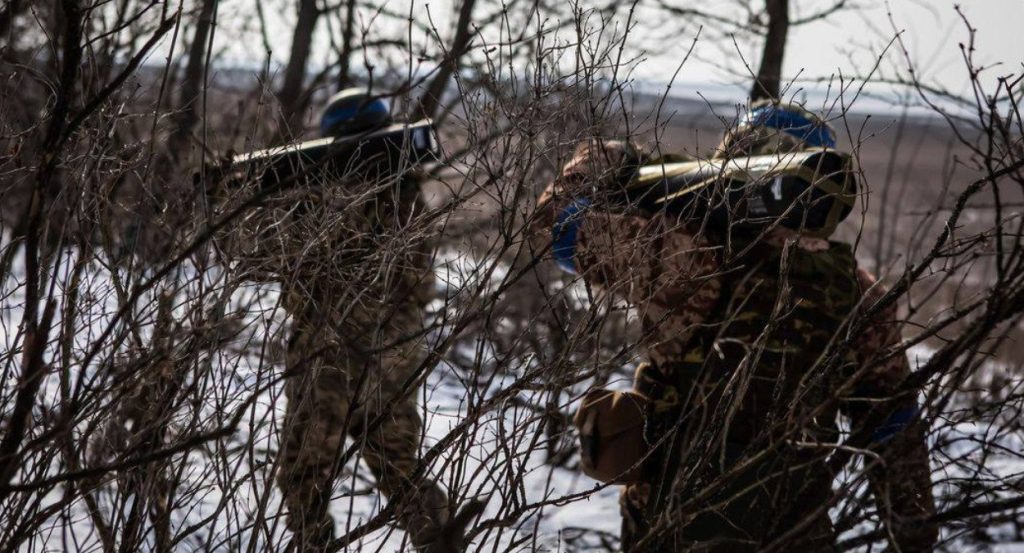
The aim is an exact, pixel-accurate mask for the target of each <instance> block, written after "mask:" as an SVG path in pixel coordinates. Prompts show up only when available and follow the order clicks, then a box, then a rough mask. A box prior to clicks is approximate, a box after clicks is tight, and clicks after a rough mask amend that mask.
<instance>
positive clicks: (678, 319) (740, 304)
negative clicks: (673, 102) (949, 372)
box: [534, 102, 937, 552]
mask: <svg viewBox="0 0 1024 553" xmlns="http://www.w3.org/2000/svg"><path fill="white" fill-rule="evenodd" d="M835 144H836V140H835V135H834V133H833V131H832V129H831V128H830V127H829V126H828V125H827V124H826V123H825V122H824V121H822V120H821V119H820V118H818V117H816V116H815V115H813V114H811V113H809V112H807V111H806V110H804V109H802V108H800V107H798V106H794V105H787V104H780V103H772V102H768V103H762V104H759V105H755V106H754V107H753V108H752V109H751V110H750V111H749V112H748V113H747V114H746V116H745V117H744V118H743V120H742V121H741V124H740V125H739V126H737V127H736V128H734V129H731V130H730V131H729V132H728V133H727V134H726V137H725V139H724V140H723V142H722V143H721V145H720V146H719V148H718V151H717V153H716V155H715V156H714V157H713V159H711V160H703V161H693V162H690V163H663V161H664V160H650V159H647V158H645V156H643V155H642V154H641V153H640V152H639V150H638V148H636V147H635V146H633V145H631V144H629V143H626V142H619V141H601V140H592V141H590V142H587V143H584V144H582V145H580V147H578V148H577V150H576V154H575V156H574V158H573V159H572V160H571V161H570V162H569V163H568V164H567V165H566V166H565V168H564V169H563V171H562V173H561V175H560V176H559V177H558V178H557V179H556V180H555V182H554V183H553V184H552V185H551V186H549V187H548V189H547V190H546V191H545V193H544V194H543V195H542V197H541V199H540V200H539V207H538V217H537V219H536V224H535V227H534V228H535V232H534V235H535V237H536V242H537V245H538V247H543V248H550V249H549V250H548V251H550V252H551V255H552V256H553V257H554V258H555V260H556V261H557V262H558V263H559V264H560V265H561V266H562V267H563V268H565V269H566V270H568V271H570V272H572V273H575V274H578V275H579V277H580V278H582V279H584V280H585V281H586V282H587V283H589V284H592V285H594V286H596V287H598V288H600V289H603V290H605V291H607V292H609V293H612V294H615V295H617V296H618V297H620V298H623V299H626V300H627V301H629V302H630V303H631V304H632V305H633V306H634V307H635V308H636V310H637V312H638V313H639V315H640V318H641V321H642V324H643V328H644V331H645V332H644V335H645V336H647V337H649V339H648V340H647V342H646V344H645V346H646V348H645V349H646V354H647V362H646V363H643V364H641V366H640V367H639V368H638V369H637V371H636V375H635V381H634V389H633V391H632V392H608V391H604V390H592V391H591V392H589V393H588V394H587V395H586V396H585V397H584V399H583V403H582V406H581V408H580V411H579V412H578V413H577V415H576V424H577V426H578V428H579V430H580V436H581V446H582V449H581V454H582V459H583V466H584V470H585V471H586V472H588V473H589V474H590V475H592V476H594V477H595V478H598V479H600V480H602V481H605V482H616V483H620V484H624V485H625V487H624V489H623V492H622V496H621V507H622V516H623V527H622V542H623V548H624V550H626V551H659V552H660V551H715V552H744V551H751V552H753V551H761V550H765V549H771V550H773V551H808V552H812V551H813V552H817V551H832V550H834V549H835V545H836V543H835V531H834V529H833V527H832V522H831V520H830V518H829V507H830V506H831V505H832V504H833V501H832V499H833V497H832V490H831V483H832V481H833V479H834V477H835V476H836V474H837V472H838V471H839V469H840V468H841V465H842V462H843V461H845V460H847V459H848V457H846V456H843V455H842V454H841V452H838V451H837V449H838V445H837V444H838V443H839V438H840V433H839V430H838V428H837V425H836V422H835V421H836V415H837V414H838V413H842V414H843V415H845V416H846V417H848V418H849V419H850V421H851V429H852V431H851V433H850V436H849V438H848V439H847V440H846V443H845V444H844V445H845V446H846V447H845V448H843V449H844V450H856V451H861V452H865V453H867V454H868V455H867V456H866V457H865V460H864V463H865V468H866V473H867V477H868V480H869V483H870V489H871V491H872V492H873V495H874V497H875V503H876V505H877V509H878V514H879V518H880V519H881V520H882V522H883V523H884V524H885V525H886V527H887V529H888V530H889V533H888V535H889V539H890V540H891V542H892V543H893V544H894V545H895V546H896V547H897V548H898V550H900V551H930V550H931V549H932V548H933V546H934V543H935V540H936V534H937V531H936V527H935V525H934V523H932V522H930V518H929V517H930V516H931V515H933V514H934V503H933V498H932V494H931V489H930V486H931V482H930V471H929V465H928V451H927V448H926V443H925V439H924V433H925V426H924V424H923V422H922V421H921V419H920V417H919V410H918V407H917V389H916V387H909V386H908V385H907V382H908V380H907V377H908V375H910V367H909V364H908V361H907V358H906V355H905V354H904V353H902V352H894V351H893V350H894V349H896V348H898V346H899V342H900V332H899V327H898V325H897V322H896V312H895V306H893V305H889V306H888V307H886V308H884V309H879V310H876V311H877V312H874V313H873V314H872V316H871V318H870V319H868V320H864V317H859V314H861V313H864V312H865V311H867V310H869V309H870V308H871V306H873V305H874V304H875V303H876V302H877V301H878V300H879V298H880V297H881V296H882V295H883V289H882V287H881V286H880V285H878V284H877V283H876V282H875V279H874V277H873V276H871V275H870V274H868V273H867V272H866V271H864V270H863V269H859V268H858V267H857V262H856V259H855V258H854V255H853V250H852V248H851V247H850V246H849V245H848V244H846V243H843V242H839V241H836V240H829V239H828V238H829V237H830V236H831V234H832V232H833V231H834V230H835V227H836V225H837V224H838V223H839V221H841V220H842V218H843V217H845V215H846V214H847V213H849V211H850V208H852V206H853V198H854V192H855V188H854V186H855V182H854V180H853V174H852V171H851V170H850V166H849V163H848V158H847V157H846V156H841V155H839V154H837V153H836V152H835V151H834V148H835ZM766 160H768V161H770V162H766ZM659 162H660V163H659ZM865 323H866V324H865Z"/></svg>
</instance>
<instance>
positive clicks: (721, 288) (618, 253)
mask: <svg viewBox="0 0 1024 553" xmlns="http://www.w3.org/2000/svg"><path fill="white" fill-rule="evenodd" d="M593 150H594V147H593V145H592V144H591V145H588V146H585V147H582V148H580V149H578V151H577V155H576V157H575V158H574V159H573V160H572V161H570V163H569V164H567V165H566V167H565V169H564V170H563V173H562V175H561V176H560V178H559V179H557V180H556V182H555V183H554V185H553V186H551V187H549V189H548V191H546V192H545V195H544V196H542V198H541V201H540V205H539V206H538V213H537V217H536V219H535V221H534V225H533V229H534V232H533V236H534V237H535V238H536V239H535V240H534V244H535V245H536V246H537V247H541V248H545V249H546V251H553V252H554V257H555V258H556V259H557V260H558V261H559V263H560V264H562V265H563V267H566V268H567V269H568V268H571V269H572V270H573V271H574V272H576V273H577V274H578V275H579V276H580V277H581V278H582V279H584V280H585V281H586V282H587V283H588V284H591V285H594V286H595V287H597V288H599V289H601V290H603V291H605V292H607V293H611V294H614V295H615V296H617V297H619V298H622V299H624V300H626V301H628V302H629V303H630V304H631V306H632V307H634V308H635V309H636V310H637V311H638V313H639V314H640V318H641V321H642V324H643V327H644V331H645V332H644V335H645V336H646V337H647V340H646V342H645V343H644V346H645V349H646V354H647V356H648V357H649V359H650V360H651V362H652V365H653V366H654V367H656V368H657V367H661V368H662V369H661V370H660V374H658V373H655V374H656V375H657V376H656V377H655V380H657V379H658V378H661V379H665V378H667V379H669V380H671V381H672V382H673V383H677V382H678V381H679V375H677V374H667V373H673V372H678V371H684V372H685V371H686V370H688V369H687V364H688V362H692V361H694V359H693V356H694V355H697V356H699V357H700V356H720V357H722V358H723V359H726V362H725V364H729V363H732V365H733V366H731V367H728V368H729V369H735V368H736V367H735V365H736V364H737V362H738V360H740V359H746V362H749V363H752V364H754V365H759V366H760V367H764V366H773V369H774V370H775V371H776V372H778V373H780V374H781V373H783V372H785V371H783V370H781V369H780V368H779V367H780V364H783V365H784V363H785V359H786V358H787V357H786V356H787V355H789V356H790V358H792V359H797V360H800V362H801V363H802V365H801V366H800V368H801V370H806V367H807V366H809V365H813V364H815V363H816V360H815V358H814V355H817V354H820V353H821V352H823V351H825V350H826V349H827V347H826V346H827V345H828V344H830V343H831V342H832V341H833V338H835V339H836V340H837V341H842V342H843V343H844V344H848V347H847V348H845V351H844V348H843V347H840V348H838V349H839V351H840V357H841V359H837V360H832V361H831V363H830V364H829V363H824V362H823V363H822V366H825V367H831V368H830V369H828V370H827V371H826V372H825V374H824V375H821V382H820V384H819V386H817V390H818V396H817V397H815V398H814V399H815V401H809V400H808V398H791V399H794V401H793V403H798V404H800V403H803V404H807V405H817V404H819V403H823V404H827V400H828V398H829V397H830V396H831V397H837V398H838V400H837V401H833V402H832V405H834V406H833V407H832V408H831V409H826V410H825V411H823V412H817V413H816V415H817V416H816V417H815V418H814V420H813V421H806V422H805V424H803V425H802V430H806V429H808V428H810V427H813V426H815V425H818V426H821V427H822V428H823V431H822V432H810V434H811V436H810V437H811V439H812V440H815V441H817V442H819V443H825V442H830V443H832V444H834V443H835V441H836V440H837V439H838V433H837V431H836V429H835V428H834V422H832V421H833V420H834V418H835V416H834V415H835V411H836V410H837V409H838V410H839V411H840V412H842V413H843V414H844V415H846V416H847V417H848V418H849V420H850V422H851V428H852V433H851V435H852V436H867V438H866V439H864V440H863V441H864V444H853V445H856V446H858V447H865V448H867V449H870V450H872V451H873V452H874V453H876V454H877V455H878V460H879V462H876V463H871V464H870V469H869V471H868V478H869V480H870V483H871V487H872V490H873V492H874V494H875V498H876V502H877V503H878V505H879V510H880V512H881V513H882V514H883V516H884V518H885V519H886V520H887V521H888V522H890V528H891V529H892V530H893V533H894V535H895V536H896V541H897V542H898V543H899V544H900V545H901V547H902V548H903V549H904V550H915V551H916V550H921V549H927V548H928V547H930V544H931V543H934V540H935V529H934V527H933V525H931V524H927V523H921V522H920V521H921V520H922V519H925V518H927V517H928V516H929V515H932V514H934V502H933V498H932V495H931V489H930V486H931V481H930V468H929V460H928V451H927V446H926V442H925V428H924V427H923V425H922V424H920V423H919V422H916V421H915V422H914V423H912V424H909V425H907V424H906V423H907V421H908V420H912V419H914V417H913V415H912V413H916V407H917V397H916V394H914V393H907V392H905V391H903V392H901V391H900V390H901V384H902V383H903V381H904V380H905V379H906V378H907V376H908V375H909V374H910V365H909V363H908V360H907V357H906V354H905V353H903V352H902V351H901V350H899V349H898V348H899V346H900V342H901V336H900V324H899V322H898V318H897V313H896V307H895V305H892V304H890V305H888V306H887V307H886V308H885V309H882V310H880V311H878V312H876V313H874V314H873V316H872V318H871V320H869V321H862V323H864V324H858V325H854V324H846V323H847V322H848V321H847V320H848V319H849V321H857V320H858V317H859V313H863V312H865V311H867V310H869V309H870V308H871V306H873V305H874V304H875V303H876V302H877V301H878V299H879V298H881V297H882V295H884V289H883V288H882V286H880V285H879V284H878V283H876V281H875V279H874V277H873V276H871V275H870V274H869V273H868V272H866V271H864V270H863V269H859V268H857V267H856V261H855V260H854V259H853V255H852V252H851V251H850V248H849V247H848V246H846V245H843V244H838V243H830V242H827V241H825V240H821V239H814V238H805V237H799V236H797V235H795V234H794V233H792V232H791V231H787V230H785V229H781V230H776V231H773V232H772V233H771V234H769V235H768V236H767V237H765V238H764V239H763V240H762V241H761V242H758V243H756V244H753V245H752V247H751V248H750V252H753V253H752V254H748V256H747V258H746V259H740V261H741V262H740V263H737V262H736V261H737V258H736V257H730V258H729V261H726V260H725V258H726V257H727V256H724V255H723V245H722V242H721V241H720V240H716V239H715V238H712V237H709V236H707V235H701V234H700V233H698V232H696V231H695V230H694V229H693V228H691V227H690V226H688V224H687V223H685V222H682V221H678V220H674V219H672V218H670V217H669V216H666V215H665V214H663V213H656V214H649V213H636V212H630V211H628V210H618V209H617V210H614V211H613V210H607V209H604V208H603V207H602V206H601V205H600V204H599V203H597V202H588V201H582V202H581V201H580V196H581V195H586V194H589V193H593V191H594V190H595V188H596V189H600V188H601V187H602V185H601V184H600V181H601V180H602V179H605V178H607V177H608V176H609V175H612V176H614V175H618V173H619V172H620V171H619V169H620V167H617V166H616V163H621V161H622V160H623V159H627V158H629V157H630V156H629V155H628V154H618V155H617V153H616V152H615V151H614V150H613V151H612V152H611V153H609V152H608V151H607V150H605V151H602V152H601V155H600V156H595V155H594V154H593ZM595 158H599V159H595ZM595 183H598V184H595ZM552 242H553V243H552ZM784 250H785V251H786V253H785V254H783V253H782V252H783V251H784ZM750 257H753V258H755V259H774V261H772V262H769V263H768V264H767V265H766V267H767V268H766V269H761V270H758V269H753V268H752V267H753V266H754V264H753V263H750ZM783 257H784V258H785V259H786V261H781V262H782V263H784V264H789V265H792V267H790V268H788V269H787V271H786V273H787V274H790V276H791V278H789V279H788V280H787V281H785V282H783V281H782V280H780V279H779V278H777V276H773V275H779V274H780V272H779V263H780V258H783ZM567 265H569V266H567ZM801 267H802V268H801ZM801 271H802V272H803V274H801ZM751 274H752V275H753V278H751ZM744 275H745V276H744ZM825 276H827V277H828V278H829V279H831V280H830V281H829V284H828V285H824V284H821V283H820V282H816V279H817V280H820V279H821V278H823V277H825ZM752 282H753V283H755V284H759V285H762V286H764V285H765V284H766V283H767V286H768V288H767V289H761V290H759V289H757V288H756V287H755V286H753V285H751V283H752ZM835 290H848V291H850V292H849V293H846V294H845V296H844V294H843V293H838V294H837V293H835V292H834V291H835ZM783 294H784V295H785V296H786V299H787V301H785V302H783V301H779V298H780V295H783ZM808 304H810V305H808ZM773 310H776V311H778V312H780V313H783V314H782V315H780V316H778V317H775V318H772V317H767V315H770V314H771V313H766V312H771V311H773ZM800 310H803V311H804V312H805V313H804V314H797V315H795V316H793V315H792V314H793V313H794V312H797V311H800ZM844 310H845V311H848V313H847V312H843V311H844ZM776 315H778V313H776ZM787 316H789V320H792V321H794V322H793V323H792V324H789V325H788V326H787V323H786V322H785V321H786V320H787V319H786V317H787ZM725 318H728V319H729V320H730V324H731V328H733V329H735V328H740V329H741V330H740V331H735V330H734V331H732V332H733V333H732V334H729V335H728V336H727V337H728V338H730V339H729V340H718V341H714V340H709V341H708V343H711V342H714V345H713V346H709V345H708V344H704V343H700V342H701V339H702V338H704V337H706V336H707V335H708V333H709V329H710V330H711V332H712V334H713V333H714V332H715V331H716V330H717V329H719V328H720V327H721V325H722V322H723V321H722V319H725ZM745 318H746V319H749V321H746V322H747V323H749V326H750V327H751V328H746V329H744V328H743V327H744V324H745V321H744V319H745ZM861 318H862V317H861ZM776 319H781V320H782V321H783V322H782V323H776V322H775V321H776ZM768 324H772V325H775V326H774V327H773V328H772V330H771V331H769V330H767V326H766V325H768ZM853 326H856V327H857V328H860V329H862V330H860V332H859V333H858V335H856V336H851V335H846V334H842V335H840V334H838V333H839V332H840V329H842V332H847V331H848V329H850V328H852V327H853ZM757 327H760V328H764V329H766V330H765V331H764V332H760V330H759V329H758V328H757ZM787 332H788V333H789V334H790V335H801V334H803V335H804V336H805V337H803V338H802V339H803V341H801V339H800V336H795V337H792V338H790V339H789V340H788V341H789V343H790V345H792V344H797V345H798V347H797V351H796V352H794V353H792V354H787V353H786V352H785V351H784V350H785V347H784V346H785V344H781V345H780V344H775V343H773V341H778V340H779V336H780V335H781V336H784V337H785V336H786V333H787ZM818 334H821V335H820V336H819V335H818ZM811 336H813V341H811V339H810V337H811ZM719 337H720V338H721V336H719ZM783 341H785V340H783ZM755 342H756V343H757V345H758V346H759V347H758V349H757V353H756V354H750V353H749V352H750V351H751V349H752V346H753V345H754V343H755ZM808 343H814V344H818V346H817V347H815V348H811V349H813V350H814V351H812V352H807V351H804V352H801V351H799V350H800V349H801V348H806V346H803V345H801V344H808ZM695 344H696V347H695ZM729 344H740V345H741V346H742V347H743V348H746V351H747V352H748V353H747V355H744V354H743V353H742V352H741V353H739V354H730V353H729V352H728V351H726V350H727V349H728V345H729ZM695 349H696V350H697V351H694V350H695ZM709 350H713V351H709ZM801 353H804V354H807V353H812V354H813V355H811V358H810V359H806V357H807V356H806V355H804V357H805V358H804V359H801V358H800V357H801V355H800V354H801ZM730 359H731V360H730ZM699 361H700V362H703V361H704V359H703V357H702V358H700V359H699ZM689 364H691V365H692V363H689ZM760 370H762V369H761V368H755V369H754V370H752V371H751V374H752V375H753V376H752V378H751V382H752V384H750V386H749V388H745V390H746V394H745V395H744V394H743V393H740V394H739V397H741V398H742V400H741V401H740V402H739V403H740V405H739V406H738V412H734V413H733V414H732V418H731V420H732V421H736V422H733V424H732V426H731V427H729V430H728V431H729V432H731V433H733V434H734V435H736V434H738V435H739V436H737V437H736V439H739V440H751V439H753V437H754V435H755V432H754V431H750V432H746V428H745V427H748V426H751V425H756V424H759V423H761V422H762V421H764V420H765V419H766V418H767V417H770V416H773V415H777V413H771V412H769V407H768V406H769V405H776V404H777V402H776V403H773V402H772V401H770V400H771V399H772V398H771V397H770V396H771V395H772V394H773V393H775V394H778V393H780V392H779V390H778V389H777V388H773V387H771V386H768V387H766V388H765V389H763V390H759V389H758V380H759V379H760V380H763V378H762V377H763V376H764V375H763V374H761V373H760V372H758V371H760ZM649 376H650V375H648V374H638V375H637V382H636V388H637V390H638V391H640V392H643V393H646V394H648V395H651V394H652V393H653V394H660V393H659V392H653V391H652V390H654V389H656V388H657V386H654V387H652V386H651V385H650V384H651V383H650V382H645V381H646V380H649ZM800 376H802V377H803V378H804V379H805V380H806V379H807V378H808V376H807V374H806V373H801V375H800ZM723 378H725V376H724V373H723ZM663 389H664V388H662V390H663ZM674 393H675V392H674ZM660 395H663V394H660ZM766 395H767V396H769V397H767V398H766V397H765V396H766ZM700 397H701V396H700V394H694V393H689V394H686V395H685V399H681V400H680V399H678V398H676V399H675V400H674V401H676V402H677V403H678V402H680V401H682V402H684V403H687V402H688V406H692V405H693V404H694V403H696V402H697V401H698V399H695V398H700ZM654 399H655V400H659V401H661V400H665V398H664V397H656V398H654ZM705 399H706V398H705ZM798 399H799V400H807V401H797V400H798ZM880 405H881V406H882V407H879V406H880ZM908 414H909V415H908ZM808 416H809V415H808ZM830 417H831V420H829V419H830ZM818 421H821V424H818ZM811 430H813V428H811ZM802 437H804V438H806V437H807V436H802ZM826 485H827V484H826ZM909 520H916V522H913V523H910V524H901V522H902V521H909Z"/></svg>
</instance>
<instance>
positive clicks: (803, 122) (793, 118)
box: [719, 101, 836, 157]
mask: <svg viewBox="0 0 1024 553" xmlns="http://www.w3.org/2000/svg"><path fill="white" fill-rule="evenodd" d="M835 146H836V133H835V131H834V130H832V127H830V126H829V125H828V123H826V122H825V121H824V120H823V119H822V118H821V117H818V116H817V115H815V114H813V113H811V112H810V111H807V110H806V109H804V108H802V107H800V106H798V105H796V104H786V103H777V102H771V101H768V102H759V103H756V104H754V105H753V106H751V108H750V110H749V111H747V112H746V113H745V114H744V115H743V116H742V117H741V118H740V120H739V124H738V125H737V126H736V128H735V129H730V130H729V131H728V132H726V135H725V138H724V139H723V140H722V144H721V146H720V147H719V155H723V156H726V157H732V156H744V155H746V156H751V155H766V154H774V153H785V152H792V151H798V150H804V149H806V148H835Z"/></svg>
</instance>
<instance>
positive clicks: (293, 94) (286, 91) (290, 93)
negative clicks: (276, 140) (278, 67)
mask: <svg viewBox="0 0 1024 553" xmlns="http://www.w3.org/2000/svg"><path fill="white" fill-rule="evenodd" d="M319 18H320V8H318V7H317V5H316V0H299V19H298V21H296V22H295V31H294V32H293V33H292V51H291V57H289V58H288V65H287V66H285V70H284V83H283V84H282V85H281V90H279V91H278V93H277V97H278V100H279V101H280V102H281V116H282V117H281V119H282V121H281V127H282V128H281V129H280V131H279V133H280V134H282V135H285V136H287V135H290V134H296V133H299V132H302V112H303V111H304V110H305V109H306V103H307V102H308V100H309V99H308V97H307V96H306V95H305V94H303V90H302V88H303V83H304V82H305V80H306V64H307V63H308V62H309V53H310V50H311V46H312V44H313V32H314V31H315V30H316V23H317V20H318V19H319Z"/></svg>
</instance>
